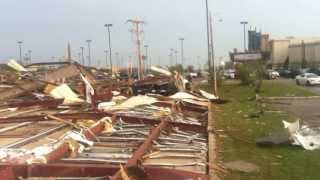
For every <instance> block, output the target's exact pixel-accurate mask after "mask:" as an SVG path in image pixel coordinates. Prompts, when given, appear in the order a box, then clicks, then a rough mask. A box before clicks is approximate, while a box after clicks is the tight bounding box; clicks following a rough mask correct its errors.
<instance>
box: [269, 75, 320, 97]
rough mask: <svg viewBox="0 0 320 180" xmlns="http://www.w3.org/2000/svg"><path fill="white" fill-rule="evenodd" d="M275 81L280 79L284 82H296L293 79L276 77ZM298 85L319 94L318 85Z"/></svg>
mask: <svg viewBox="0 0 320 180" xmlns="http://www.w3.org/2000/svg"><path fill="white" fill-rule="evenodd" d="M275 81H282V82H284V83H290V84H296V81H295V79H278V80H275ZM300 86H301V87H303V88H305V89H307V90H309V91H311V92H313V93H314V94H316V95H319V96H320V85H314V86H304V85H300Z"/></svg>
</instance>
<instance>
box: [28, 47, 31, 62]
mask: <svg viewBox="0 0 320 180" xmlns="http://www.w3.org/2000/svg"><path fill="white" fill-rule="evenodd" d="M31 53H32V51H31V50H28V54H29V64H31Z"/></svg>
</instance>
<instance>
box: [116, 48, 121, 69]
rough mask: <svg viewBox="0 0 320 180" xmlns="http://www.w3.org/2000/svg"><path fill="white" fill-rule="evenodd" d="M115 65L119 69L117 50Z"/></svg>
mask: <svg viewBox="0 0 320 180" xmlns="http://www.w3.org/2000/svg"><path fill="white" fill-rule="evenodd" d="M116 61H117V62H116V65H117V69H119V64H120V62H119V53H118V52H116Z"/></svg>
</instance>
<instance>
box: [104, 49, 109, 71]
mask: <svg viewBox="0 0 320 180" xmlns="http://www.w3.org/2000/svg"><path fill="white" fill-rule="evenodd" d="M104 52H105V53H106V68H107V69H108V50H105V51H104Z"/></svg>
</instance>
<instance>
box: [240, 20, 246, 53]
mask: <svg viewBox="0 0 320 180" xmlns="http://www.w3.org/2000/svg"><path fill="white" fill-rule="evenodd" d="M240 24H242V25H243V49H244V52H245V51H246V50H247V47H246V44H247V43H246V25H247V24H248V22H247V21H241V22H240Z"/></svg>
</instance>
